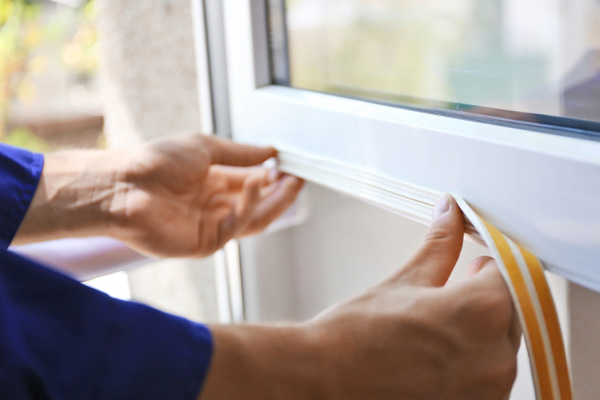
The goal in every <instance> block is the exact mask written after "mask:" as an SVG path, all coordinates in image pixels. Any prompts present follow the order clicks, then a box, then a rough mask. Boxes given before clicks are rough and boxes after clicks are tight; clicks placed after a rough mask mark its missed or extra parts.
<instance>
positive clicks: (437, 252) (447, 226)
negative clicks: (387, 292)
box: [392, 194, 464, 286]
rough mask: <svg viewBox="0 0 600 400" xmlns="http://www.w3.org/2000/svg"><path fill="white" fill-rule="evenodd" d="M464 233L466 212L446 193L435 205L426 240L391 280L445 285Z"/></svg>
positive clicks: (460, 246) (413, 283)
mask: <svg viewBox="0 0 600 400" xmlns="http://www.w3.org/2000/svg"><path fill="white" fill-rule="evenodd" d="M463 235H464V223H463V214H462V212H461V211H460V208H459V207H458V204H456V201H455V200H454V198H453V197H452V196H450V195H447V194H446V195H444V196H442V197H441V198H440V199H439V200H438V202H437V203H436V205H435V208H434V211H433V219H432V223H431V226H430V227H429V231H428V232H427V234H426V235H425V239H424V241H423V243H422V244H421V246H420V247H419V249H418V250H417V252H416V253H415V254H414V255H413V256H412V257H411V259H410V260H409V261H408V263H406V264H405V265H404V267H403V268H402V269H401V270H400V271H399V273H398V274H397V275H396V277H394V278H392V279H393V280H398V281H401V282H403V283H408V284H412V285H422V286H443V285H444V284H445V283H446V281H447V280H448V277H449V276H450V273H451V272H452V269H453V268H454V266H455V265H456V261H457V260H458V257H459V255H460V251H461V249H462V244H463Z"/></svg>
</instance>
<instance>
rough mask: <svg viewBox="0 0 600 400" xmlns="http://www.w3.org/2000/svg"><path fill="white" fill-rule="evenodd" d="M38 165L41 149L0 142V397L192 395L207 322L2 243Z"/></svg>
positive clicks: (15, 223) (205, 347)
mask: <svg viewBox="0 0 600 400" xmlns="http://www.w3.org/2000/svg"><path fill="white" fill-rule="evenodd" d="M42 168H43V157H42V156H41V155H39V154H32V153H30V152H27V151H24V150H20V149H16V148H12V147H9V146H6V145H3V144H0V398H1V399H7V400H8V399H19V400H27V399H35V400H45V399H48V400H79V399H98V400H100V399H110V400H120V399H168V400H179V399H181V400H192V399H195V398H196V397H197V396H198V394H199V393H200V389H201V386H202V383H203V381H204V379H205V377H206V374H207V371H208V367H209V363H210V358H211V353H212V339H211V335H210V331H209V330H208V328H207V327H206V326H204V325H201V324H197V323H194V322H191V321H188V320H186V319H183V318H179V317H176V316H173V315H169V314H165V313H163V312H160V311H158V310H155V309H153V308H150V307H147V306H145V305H142V304H137V303H133V302H126V301H122V300H117V299H114V298H112V297H110V296H108V295H106V294H104V293H102V292H99V291H97V290H94V289H92V288H89V287H87V286H85V285H83V284H81V283H79V282H77V281H75V280H73V279H71V278H69V277H67V276H64V275H62V274H60V273H58V272H56V271H54V270H52V269H49V268H46V267H44V266H42V265H39V264H37V263H35V262H33V261H30V260H27V259H25V258H22V257H20V256H17V255H15V254H13V253H11V252H9V251H7V250H6V248H7V247H8V245H9V243H10V242H11V240H12V239H13V237H14V235H15V233H16V231H17V229H18V227H19V224H20V223H21V221H22V220H23V217H24V215H25V213H26V212H27V208H28V206H29V204H30V203H31V199H32V197H33V195H34V193H35V189H36V187H37V184H38V182H39V178H40V175H41V172H42Z"/></svg>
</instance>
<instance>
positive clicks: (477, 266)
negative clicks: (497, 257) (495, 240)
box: [467, 256, 494, 278]
mask: <svg viewBox="0 0 600 400" xmlns="http://www.w3.org/2000/svg"><path fill="white" fill-rule="evenodd" d="M493 261H494V259H493V258H492V257H488V256H481V257H477V258H475V259H474V260H472V261H471V262H470V263H469V265H468V267H467V276H468V277H469V278H472V277H474V276H475V275H476V274H477V273H478V272H479V271H480V270H481V269H483V267H485V265H486V263H488V262H493Z"/></svg>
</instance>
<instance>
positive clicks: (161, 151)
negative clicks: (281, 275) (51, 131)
mask: <svg viewBox="0 0 600 400" xmlns="http://www.w3.org/2000/svg"><path fill="white" fill-rule="evenodd" d="M275 154H276V151H275V149H273V148H260V147H254V146H246V145H241V144H237V143H233V142H230V141H226V140H221V139H217V138H215V137H211V136H205V135H180V136H172V137H169V138H165V139H160V140H154V141H151V142H148V143H146V144H143V145H140V146H138V147H136V148H133V149H127V150H68V151H63V152H60V153H55V154H51V155H48V156H47V157H46V158H45V161H44V170H43V173H42V176H41V179H40V183H39V185H38V188H37V190H36V193H35V196H34V198H33V200H32V203H31V206H30V207H29V210H28V211H27V214H26V216H25V219H24V220H23V223H22V224H21V227H20V228H19V231H18V233H17V236H16V237H15V240H14V241H13V244H25V243H31V242H36V241H42V240H51V239H59V238H64V237H83V236H111V237H114V238H116V239H120V240H122V241H124V242H125V243H127V244H128V245H130V246H131V247H133V248H135V249H137V250H139V251H141V252H143V253H146V254H152V255H156V256H161V257H166V256H170V257H182V256H190V257H202V256H206V255H209V254H211V253H213V252H214V251H216V250H217V249H219V248H220V247H222V246H223V245H224V244H225V243H226V242H227V241H228V240H230V239H232V238H239V237H243V236H246V235H250V234H252V233H256V232H259V231H261V230H262V229H264V228H266V227H267V226H268V225H269V224H270V223H271V222H272V221H273V220H275V219H276V218H277V217H278V216H279V215H280V214H281V213H283V212H284V211H285V210H286V209H287V208H288V207H289V206H290V205H291V204H292V203H293V201H294V199H295V198H296V195H297V194H298V192H299V191H300V189H301V188H302V184H303V182H302V181H301V180H300V179H298V178H295V177H292V176H289V175H279V176H278V175H275V176H271V177H270V176H269V171H267V170H266V169H264V168H262V167H260V166H259V165H260V164H261V163H262V162H264V161H265V160H267V159H268V158H270V157H273V156H275Z"/></svg>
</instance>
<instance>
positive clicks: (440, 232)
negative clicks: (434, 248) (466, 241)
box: [425, 227, 452, 243]
mask: <svg viewBox="0 0 600 400" xmlns="http://www.w3.org/2000/svg"><path fill="white" fill-rule="evenodd" d="M450 235H452V230H451V229H448V228H445V227H444V228H441V227H437V228H435V229H430V230H429V231H428V232H427V233H426V234H425V240H426V241H428V242H434V243H435V242H445V241H446V240H448V237H449V236H450Z"/></svg>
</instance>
